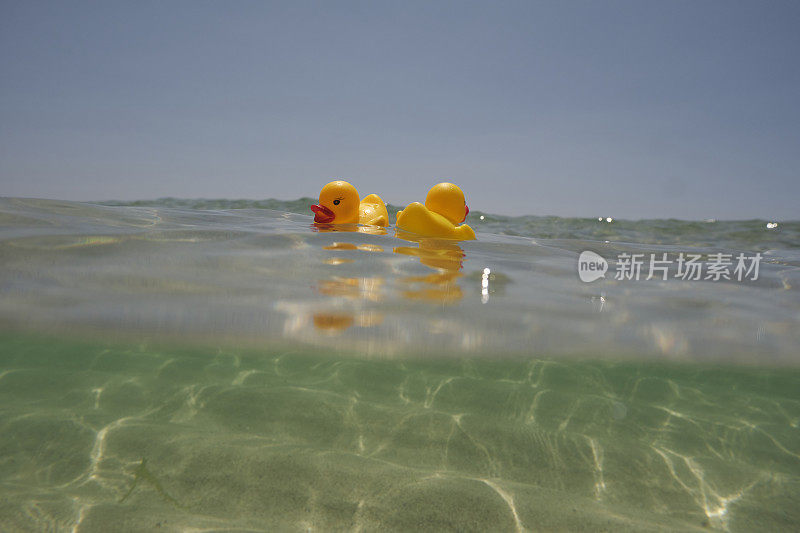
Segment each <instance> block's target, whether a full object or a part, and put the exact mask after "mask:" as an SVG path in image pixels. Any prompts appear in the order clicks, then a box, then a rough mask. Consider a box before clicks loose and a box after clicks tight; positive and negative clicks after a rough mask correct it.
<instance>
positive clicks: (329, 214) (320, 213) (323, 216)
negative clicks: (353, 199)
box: [311, 204, 336, 224]
mask: <svg viewBox="0 0 800 533" xmlns="http://www.w3.org/2000/svg"><path fill="white" fill-rule="evenodd" d="M311 210H312V211H314V222H319V223H321V224H330V223H331V222H333V219H334V218H336V215H335V214H334V213H333V211H331V210H330V209H328V208H327V207H325V206H324V205H319V204H314V205H312V206H311Z"/></svg>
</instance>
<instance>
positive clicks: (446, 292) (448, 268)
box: [394, 234, 464, 303]
mask: <svg viewBox="0 0 800 533" xmlns="http://www.w3.org/2000/svg"><path fill="white" fill-rule="evenodd" d="M399 236H400V237H401V238H404V239H406V240H412V241H416V242H419V248H414V247H412V246H398V247H397V248H395V249H394V253H396V254H403V255H413V256H416V257H419V261H420V263H422V264H423V265H425V266H427V267H429V268H431V269H433V270H434V271H435V272H432V273H430V274H428V275H425V276H409V277H405V278H403V279H402V280H401V281H403V282H406V283H408V284H416V283H424V284H425V285H424V286H423V288H421V289H409V290H405V291H402V294H403V296H405V297H406V298H409V299H413V300H428V301H432V302H437V303H453V302H457V301H459V300H461V299H462V298H463V297H464V294H463V292H462V290H461V287H460V286H459V285H458V279H459V278H460V277H461V276H462V274H461V272H460V271H461V267H462V262H463V260H464V250H463V249H462V248H461V247H460V246H459V245H458V244H456V243H454V242H453V241H450V240H444V239H429V238H424V237H422V238H420V237H416V238H414V237H413V236H411V235H410V234H400V235H399Z"/></svg>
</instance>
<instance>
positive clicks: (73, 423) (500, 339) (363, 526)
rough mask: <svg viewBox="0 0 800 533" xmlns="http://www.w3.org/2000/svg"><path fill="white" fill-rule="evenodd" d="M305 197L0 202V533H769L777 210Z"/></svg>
mask: <svg viewBox="0 0 800 533" xmlns="http://www.w3.org/2000/svg"><path fill="white" fill-rule="evenodd" d="M308 203H311V202H308V201H307V200H306V199H301V200H298V201H296V202H280V201H268V202H248V201H242V202H235V201H224V200H220V201H185V200H169V199H168V200H161V201H157V202H135V203H131V204H128V205H122V204H116V205H112V204H106V205H93V204H85V203H70V202H57V201H46V200H25V199H0V239H1V240H0V294H2V298H1V299H0V400H2V401H1V402H0V529H2V530H3V531H45V530H46V531H62V530H64V531H149V530H157V531H199V530H202V531H276V530H281V531H283V530H286V531H377V530H401V531H409V530H432V531H443V530H452V531H466V530H475V531H487V530H492V531H579V530H585V531H709V530H721V531H754V530H769V531H780V530H783V531H792V530H796V529H797V527H798V524H800V511H798V509H800V505H799V504H800V427H798V426H799V425H800V353H798V346H800V342H798V341H800V328H798V326H800V297H798V286H800V223H798V222H781V221H778V222H777V223H776V222H775V221H764V220H752V221H736V222H730V221H700V222H687V221H677V220H651V221H635V222H634V221H622V220H616V219H613V218H611V217H607V216H602V217H601V216H598V217H595V218H586V219H565V218H556V217H532V216H531V217H517V218H512V217H501V216H493V215H489V214H486V213H477V212H476V213H471V214H470V218H469V220H468V222H469V223H470V224H471V225H472V226H473V228H474V229H475V230H476V232H477V234H478V240H477V241H474V242H459V243H455V242H448V241H439V240H435V239H433V240H432V239H419V238H414V237H413V236H409V235H403V234H400V235H398V234H396V232H395V230H394V229H393V228H389V229H388V230H387V231H381V230H378V229H376V228H369V227H363V226H347V227H325V226H322V227H319V226H315V225H313V224H312V219H311V217H310V216H309V215H308V214H306V213H308V212H307V211H306V209H307V205H308ZM602 215H606V214H602ZM392 219H393V217H392ZM586 251H591V252H592V253H594V254H597V255H598V256H600V257H602V258H603V259H604V260H605V261H607V271H606V272H605V276H604V277H600V278H598V279H596V280H595V281H592V282H583V281H581V279H580V277H579V275H578V258H579V256H580V254H581V253H582V252H586ZM662 254H666V256H664V255H662ZM719 254H722V257H723V258H728V256H729V258H730V265H729V266H730V268H729V269H728V270H727V271H726V272H727V279H726V277H725V276H719V277H718V279H716V278H717V277H716V276H714V275H709V273H710V272H711V273H712V274H713V267H712V264H714V263H717V264H719V263H720V256H719ZM630 256H637V257H639V256H640V257H641V259H642V265H641V275H640V276H634V275H633V272H631V271H628V272H627V274H629V275H625V270H624V268H623V267H624V263H625V260H626V259H625V258H626V257H630ZM651 256H652V258H651ZM689 256H699V257H698V259H697V263H699V264H700V265H701V266H702V267H703V268H704V270H703V272H702V276H701V277H700V279H688V278H687V276H685V275H682V274H685V272H684V273H682V272H681V265H680V264H679V258H680V257H689ZM738 256H743V257H745V258H746V259H747V260H749V261H750V263H748V266H752V261H753V260H754V258H756V257H758V271H757V272H755V271H754V270H753V269H750V271H749V273H748V272H740V273H739V274H744V275H741V276H740V277H741V278H742V279H737V275H736V273H735V266H736V258H737V257H738ZM651 259H652V260H654V261H658V260H666V263H664V264H665V265H667V266H666V268H665V271H663V272H661V271H657V272H656V275H653V276H650V279H647V278H648V277H649V276H648V274H650V273H651V272H649V270H650V268H649V267H650V263H649V262H650V260H651ZM637 277H638V279H636V278H637Z"/></svg>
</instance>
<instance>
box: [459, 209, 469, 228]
mask: <svg viewBox="0 0 800 533" xmlns="http://www.w3.org/2000/svg"><path fill="white" fill-rule="evenodd" d="M467 215H469V206H468V205H467V204H464V220H467ZM464 220H462V221H461V223H462V224H463V223H464Z"/></svg>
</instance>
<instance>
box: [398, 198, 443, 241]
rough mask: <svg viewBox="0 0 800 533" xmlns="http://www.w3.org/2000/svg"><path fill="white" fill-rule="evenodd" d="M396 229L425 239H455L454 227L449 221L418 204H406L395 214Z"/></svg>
mask: <svg viewBox="0 0 800 533" xmlns="http://www.w3.org/2000/svg"><path fill="white" fill-rule="evenodd" d="M397 227H398V228H400V229H402V230H405V231H410V232H412V233H416V234H417V235H423V236H426V237H444V238H449V239H452V238H454V237H455V235H454V234H453V230H454V226H453V224H452V223H451V222H450V221H449V220H447V219H446V218H444V217H443V216H442V215H440V214H438V213H434V212H433V211H431V210H430V209H428V208H427V207H425V206H424V205H422V204H421V203H419V202H413V203H410V204H408V207H406V208H405V209H404V210H403V211H401V212H399V213H398V214H397Z"/></svg>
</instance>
